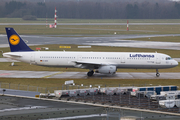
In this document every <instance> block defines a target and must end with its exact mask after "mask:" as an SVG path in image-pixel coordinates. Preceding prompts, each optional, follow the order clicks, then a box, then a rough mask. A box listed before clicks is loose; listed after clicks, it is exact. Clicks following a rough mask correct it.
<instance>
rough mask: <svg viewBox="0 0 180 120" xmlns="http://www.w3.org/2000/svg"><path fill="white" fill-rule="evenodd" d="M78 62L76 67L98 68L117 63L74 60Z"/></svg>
mask: <svg viewBox="0 0 180 120" xmlns="http://www.w3.org/2000/svg"><path fill="white" fill-rule="evenodd" d="M74 62H75V63H76V65H75V67H78V68H87V69H88V68H97V67H100V66H104V65H113V64H115V63H111V62H91V61H74Z"/></svg>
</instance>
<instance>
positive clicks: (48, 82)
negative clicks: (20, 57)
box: [0, 78, 180, 88]
mask: <svg viewBox="0 0 180 120" xmlns="http://www.w3.org/2000/svg"><path fill="white" fill-rule="evenodd" d="M66 80H69V79H43V78H41V79H33V78H31V79H27V78H22V79H18V78H1V79H0V82H3V83H11V84H22V85H30V86H39V87H60V88H61V86H62V85H63V84H64V82H65V81H66ZM74 82H75V84H76V85H81V84H84V85H86V86H89V85H93V86H94V85H102V86H105V85H106V87H108V86H109V87H111V86H116V87H118V86H119V85H120V86H128V85H136V86H144V85H146V86H149V85H150V84H152V85H177V86H180V81H179V80H177V79H166V80H163V79H158V80H157V79H144V80H141V79H113V80H111V79H92V78H89V79H74Z"/></svg>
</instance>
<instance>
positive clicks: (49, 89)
mask: <svg viewBox="0 0 180 120" xmlns="http://www.w3.org/2000/svg"><path fill="white" fill-rule="evenodd" d="M129 86H136V87H145V86H158V85H154V84H105V85H103V84H95V85H83V84H81V85H59V86H58V87H40V86H32V85H23V84H12V83H4V82H0V88H1V89H13V90H23V91H34V92H40V93H49V92H50V93H53V92H54V90H72V89H87V88H106V87H129Z"/></svg>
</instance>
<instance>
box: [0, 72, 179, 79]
mask: <svg viewBox="0 0 180 120" xmlns="http://www.w3.org/2000/svg"><path fill="white" fill-rule="evenodd" d="M160 74H161V75H160V77H156V74H155V72H154V73H150V72H141V73H140V72H117V73H116V74H114V75H105V74H94V75H93V76H92V77H91V78H97V79H180V73H178V72H177V73H164V72H162V73H160ZM0 78H71V79H73V78H74V79H87V78H89V77H87V73H86V72H63V71H54V72H52V71H15V70H0Z"/></svg>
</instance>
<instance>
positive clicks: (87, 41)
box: [0, 34, 180, 50]
mask: <svg viewBox="0 0 180 120" xmlns="http://www.w3.org/2000/svg"><path fill="white" fill-rule="evenodd" d="M70 36H71V35H70ZM162 36H180V34H166V35H104V36H101V35H100V36H96V37H94V36H92V37H83V36H81V37H79V36H75V37H68V36H66V37H63V36H57V35H56V37H48V36H46V35H44V36H43V35H39V36H35V35H21V37H22V38H23V40H25V41H26V42H27V44H28V45H46V44H76V45H98V46H116V47H136V48H154V49H173V50H180V43H178V42H155V41H135V40H124V39H131V38H144V37H162ZM0 40H1V41H0V47H8V40H7V37H6V36H5V35H0Z"/></svg>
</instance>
